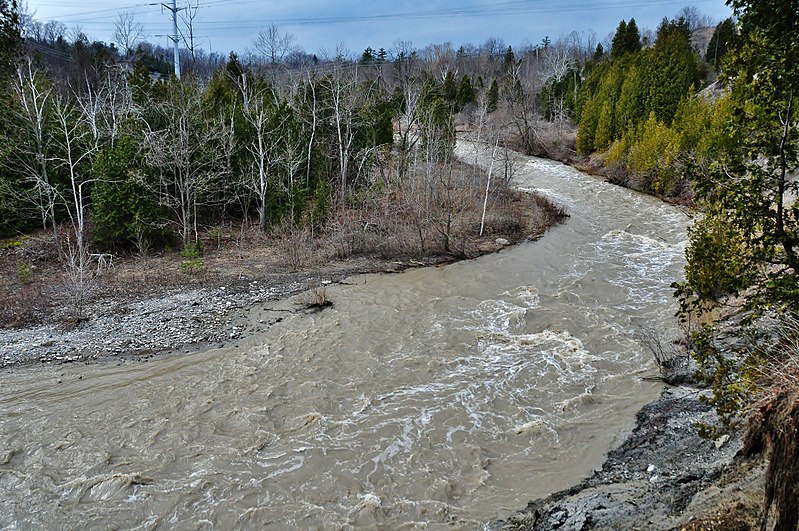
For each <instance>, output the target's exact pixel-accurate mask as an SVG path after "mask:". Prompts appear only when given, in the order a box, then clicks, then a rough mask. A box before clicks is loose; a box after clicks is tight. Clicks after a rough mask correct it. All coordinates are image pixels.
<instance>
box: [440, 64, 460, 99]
mask: <svg viewBox="0 0 799 531" xmlns="http://www.w3.org/2000/svg"><path fill="white" fill-rule="evenodd" d="M441 90H442V91H443V94H444V99H445V100H446V101H447V102H449V103H455V101H456V100H457V98H458V85H457V83H455V76H454V75H453V74H452V70H449V71H448V72H447V75H446V76H444V84H443V85H442V87H441Z"/></svg>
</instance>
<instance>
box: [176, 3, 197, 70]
mask: <svg viewBox="0 0 799 531" xmlns="http://www.w3.org/2000/svg"><path fill="white" fill-rule="evenodd" d="M199 10H200V0H194V2H192V0H186V7H185V8H183V10H182V11H181V12H180V21H181V22H183V28H182V29H181V28H178V31H179V32H180V38H181V39H182V40H183V44H184V45H185V46H186V48H187V49H188V50H189V53H190V54H191V60H192V62H194V61H195V60H196V59H197V56H196V53H195V49H196V47H197V46H196V43H195V34H194V19H195V18H196V17H197V11H199Z"/></svg>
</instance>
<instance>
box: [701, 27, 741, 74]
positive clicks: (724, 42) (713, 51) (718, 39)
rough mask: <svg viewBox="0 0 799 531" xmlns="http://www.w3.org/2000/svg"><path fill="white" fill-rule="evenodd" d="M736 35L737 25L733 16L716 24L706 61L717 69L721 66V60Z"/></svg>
mask: <svg viewBox="0 0 799 531" xmlns="http://www.w3.org/2000/svg"><path fill="white" fill-rule="evenodd" d="M733 37H735V26H734V24H733V22H732V19H731V18H728V19H726V20H724V21H723V22H721V23H720V24H719V25H718V26H716V29H715V31H714V32H713V36H712V37H711V38H710V43H709V44H708V46H707V52H706V53H705V62H706V63H708V64H711V65H713V66H714V67H715V68H716V70H718V69H719V67H720V66H721V60H722V59H723V58H724V56H725V55H726V54H727V49H728V48H729V46H730V44H731V43H732V39H733Z"/></svg>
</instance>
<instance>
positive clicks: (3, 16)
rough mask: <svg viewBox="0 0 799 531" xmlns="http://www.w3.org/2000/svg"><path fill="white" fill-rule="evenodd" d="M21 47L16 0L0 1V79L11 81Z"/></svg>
mask: <svg viewBox="0 0 799 531" xmlns="http://www.w3.org/2000/svg"><path fill="white" fill-rule="evenodd" d="M22 45H23V40H22V29H21V27H20V21H19V11H18V8H17V0H0V76H1V77H0V79H2V80H7V79H11V76H12V74H13V73H14V69H15V66H16V61H17V58H18V57H19V55H20V54H21V53H22Z"/></svg>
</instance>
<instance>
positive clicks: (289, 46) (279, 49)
mask: <svg viewBox="0 0 799 531" xmlns="http://www.w3.org/2000/svg"><path fill="white" fill-rule="evenodd" d="M253 46H255V50H256V51H257V52H258V53H259V54H260V55H261V57H263V58H264V59H265V60H266V62H267V63H268V64H269V65H271V66H273V67H274V66H275V65H277V64H279V63H282V62H283V60H284V59H285V58H286V56H287V55H289V53H291V52H292V50H294V35H293V34H291V33H282V32H281V31H280V30H279V29H278V28H277V26H275V25H274V24H272V25H271V26H269V27H268V28H266V29H265V30H261V31H259V32H258V36H257V37H256V38H255V41H253Z"/></svg>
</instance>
